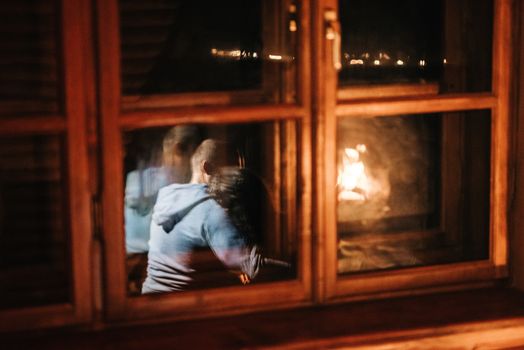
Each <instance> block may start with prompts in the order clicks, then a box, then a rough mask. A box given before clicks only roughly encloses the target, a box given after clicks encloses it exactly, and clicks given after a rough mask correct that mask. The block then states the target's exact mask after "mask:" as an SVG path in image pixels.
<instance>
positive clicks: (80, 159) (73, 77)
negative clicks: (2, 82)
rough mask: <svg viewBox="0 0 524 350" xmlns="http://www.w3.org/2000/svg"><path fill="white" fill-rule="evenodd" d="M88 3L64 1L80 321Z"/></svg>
mask: <svg viewBox="0 0 524 350" xmlns="http://www.w3.org/2000/svg"><path fill="white" fill-rule="evenodd" d="M88 6H89V1H87V0H82V1H79V3H76V4H73V3H71V2H70V1H65V0H64V1H62V23H63V26H62V28H63V30H62V34H63V62H64V91H65V101H64V102H65V107H64V110H65V113H66V117H67V140H66V142H67V149H68V174H69V176H68V179H69V206H70V207H69V220H70V224H69V225H70V228H71V250H72V253H71V257H72V260H73V264H72V277H73V286H74V288H73V297H74V306H75V314H76V316H77V317H78V319H79V321H84V322H86V321H88V320H89V319H90V316H91V301H92V298H91V292H92V290H91V274H90V272H89V271H90V264H91V260H90V259H91V255H90V251H89V249H86V247H90V246H91V234H92V231H91V219H92V218H91V211H90V200H91V197H90V191H89V186H88V181H89V180H88V176H89V170H88V160H87V134H86V126H87V121H86V113H85V111H86V103H85V92H84V89H85V82H84V79H83V78H84V60H83V57H84V52H83V50H84V47H83V40H84V39H83V35H84V33H83V32H82V30H85V28H83V27H82V25H81V23H83V20H82V16H83V11H81V10H80V9H82V8H83V9H85V8H87V7H88Z"/></svg>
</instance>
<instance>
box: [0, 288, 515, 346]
mask: <svg viewBox="0 0 524 350" xmlns="http://www.w3.org/2000/svg"><path fill="white" fill-rule="evenodd" d="M0 338H5V339H4V340H3V341H2V343H3V345H7V349H9V348H10V346H12V347H13V348H33V347H38V348H39V349H42V348H44V349H47V348H49V349H57V348H65V349H68V348H75V347H77V346H79V345H80V344H82V346H83V348H86V349H87V348H88V349H91V348H98V349H104V348H114V347H116V348H125V349H146V348H161V347H166V346H167V348H171V347H172V346H173V345H175V344H176V347H177V348H192V349H211V348H212V349H236V348H254V347H256V348H271V349H281V348H286V349H289V348H293V349H318V348H342V347H352V348H355V347H356V348H358V349H370V348H382V347H384V346H386V345H387V347H388V349H389V348H391V347H393V348H397V347H402V348H422V347H424V348H428V347H429V348H439V349H440V348H457V347H461V348H479V347H481V348H495V347H496V348H511V347H517V346H522V345H524V292H520V291H516V290H513V289H503V288H496V289H495V288H493V289H480V290H473V291H462V292H452V293H444V294H435V295H425V296H411V297H403V298H397V299H389V300H379V301H368V302H360V303H348V304H338V305H328V306H315V307H308V308H301V309H293V310H285V311H275V312H264V313H257V314H251V315H244V316H233V317H223V318H216V319H205V320H194V321H184V322H176V323H164V324H157V325H151V324H149V325H140V326H137V325H133V326H129V327H119V328H111V329H109V328H106V329H103V330H96V331H95V330H88V331H86V330H74V331H72V330H68V331H65V330H55V331H50V332H45V333H42V332H40V333H38V334H24V335H23V336H21V334H20V333H18V334H14V333H13V334H4V335H3V336H1V335H0Z"/></svg>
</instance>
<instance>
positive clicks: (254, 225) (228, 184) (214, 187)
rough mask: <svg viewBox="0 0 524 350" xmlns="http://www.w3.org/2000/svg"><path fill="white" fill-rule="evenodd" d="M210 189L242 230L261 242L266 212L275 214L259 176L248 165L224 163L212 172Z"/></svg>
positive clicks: (258, 242)
mask: <svg viewBox="0 0 524 350" xmlns="http://www.w3.org/2000/svg"><path fill="white" fill-rule="evenodd" d="M208 191H209V194H210V195H211V196H212V197H213V198H214V199H215V200H216V201H217V202H218V203H219V204H220V206H222V207H223V208H224V209H226V211H227V212H228V216H229V217H230V219H231V220H232V222H233V223H234V224H235V226H237V228H238V229H239V230H240V231H242V232H244V234H246V235H248V236H249V238H250V239H251V240H252V241H253V243H256V244H260V243H261V242H262V230H263V226H264V225H265V224H266V223H265V220H267V219H268V217H267V215H271V214H273V212H272V209H273V205H272V201H271V197H270V195H269V191H268V190H267V188H266V186H265V184H264V182H263V181H262V180H261V179H260V177H258V176H257V175H256V174H255V173H253V172H252V171H250V170H249V169H246V168H238V167H233V166H228V167H221V168H220V169H218V170H217V171H216V172H215V173H214V175H213V176H211V179H210V182H209V189H208Z"/></svg>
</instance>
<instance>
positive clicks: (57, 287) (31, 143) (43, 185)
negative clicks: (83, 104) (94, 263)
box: [0, 136, 71, 309]
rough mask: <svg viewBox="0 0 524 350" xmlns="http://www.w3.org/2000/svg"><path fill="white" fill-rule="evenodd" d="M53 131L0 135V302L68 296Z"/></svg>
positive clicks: (59, 160) (58, 151)
mask: <svg viewBox="0 0 524 350" xmlns="http://www.w3.org/2000/svg"><path fill="white" fill-rule="evenodd" d="M62 152H63V148H62V142H61V139H60V138H59V137H55V136H24V137H16V138H15V137H3V138H0V247H2V254H0V285H1V286H2V288H0V308H1V309H5V308H12V307H22V306H34V305H42V304H51V303H61V302H67V301H69V300H70V299H69V297H70V296H69V291H70V290H69V287H70V282H71V281H70V275H69V274H70V271H69V266H70V265H71V264H70V258H69V255H68V247H69V244H68V232H67V228H66V224H65V221H64V218H65V215H66V214H65V213H67V210H66V200H65V198H66V197H65V194H64V187H63V186H64V185H63V184H64V183H66V179H65V175H64V174H63V172H62V166H63V153H62Z"/></svg>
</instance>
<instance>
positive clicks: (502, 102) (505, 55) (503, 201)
mask: <svg viewBox="0 0 524 350" xmlns="http://www.w3.org/2000/svg"><path fill="white" fill-rule="evenodd" d="M514 6H515V5H514V0H495V20H494V33H493V38H494V40H493V93H494V94H495V96H496V97H497V104H496V106H495V107H494V108H493V110H492V112H493V113H492V143H491V154H492V161H491V178H492V181H491V211H490V212H491V220H490V222H491V240H490V242H491V255H490V256H491V260H492V261H493V263H494V264H495V265H496V266H506V265H507V260H508V237H507V236H508V227H507V225H508V224H507V219H508V217H507V212H508V177H509V172H508V171H509V168H508V162H509V139H510V133H509V127H510V125H509V115H510V108H511V106H510V103H511V100H510V86H511V78H512V75H511V67H512V64H513V62H512V56H513V55H512V52H513V50H512V25H513V16H512V13H513V7H514Z"/></svg>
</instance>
